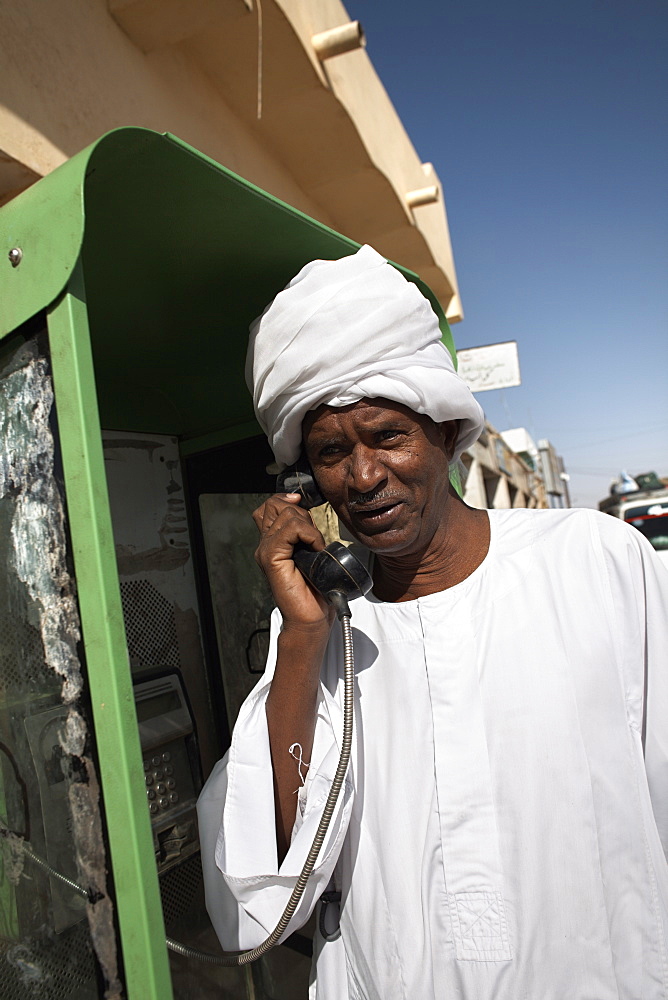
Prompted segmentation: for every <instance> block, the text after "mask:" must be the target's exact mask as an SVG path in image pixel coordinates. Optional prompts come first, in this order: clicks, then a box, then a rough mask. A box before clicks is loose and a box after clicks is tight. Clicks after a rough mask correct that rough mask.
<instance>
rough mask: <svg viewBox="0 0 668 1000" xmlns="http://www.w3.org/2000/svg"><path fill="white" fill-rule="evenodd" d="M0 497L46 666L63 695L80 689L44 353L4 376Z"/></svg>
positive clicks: (75, 693)
mask: <svg viewBox="0 0 668 1000" xmlns="http://www.w3.org/2000/svg"><path fill="white" fill-rule="evenodd" d="M0 400H1V403H2V405H1V406H0V441H2V450H1V451H0V499H4V498H6V497H14V498H15V507H14V517H13V520H12V526H11V538H12V549H13V551H11V552H10V553H9V558H10V561H11V563H13V568H14V570H15V572H16V575H17V577H18V579H19V580H21V581H22V582H23V583H24V584H25V585H26V588H27V590H28V594H29V595H30V597H31V598H32V600H33V601H34V602H35V604H36V605H37V607H38V609H39V622H40V628H41V632H42V641H43V643H44V651H45V654H46V658H47V662H48V665H49V667H50V668H51V669H52V670H54V671H55V672H56V673H58V674H60V675H61V676H62V677H63V700H64V701H66V702H72V701H74V700H75V699H76V698H77V696H78V695H79V693H80V692H81V683H82V681H81V671H80V668H79V658H78V656H77V650H76V646H77V642H78V641H79V638H80V636H79V629H78V625H77V624H76V623H77V621H78V616H77V611H76V603H75V598H74V593H73V588H72V581H71V580H70V578H69V575H68V573H67V570H66V569H65V566H64V565H63V553H64V552H65V526H64V512H63V504H62V500H61V497H60V493H59V491H58V487H57V484H56V482H55V479H54V475H53V459H54V447H53V437H52V434H51V429H50V426H49V420H50V415H51V410H52V407H53V389H52V387H51V379H50V377H49V375H48V371H47V362H46V359H44V358H40V357H35V358H33V359H31V360H30V361H29V362H28V363H27V364H26V365H25V366H24V367H22V368H19V369H18V371H15V372H13V373H12V374H10V375H8V376H7V377H6V378H5V379H4V380H3V384H2V391H1V395H0Z"/></svg>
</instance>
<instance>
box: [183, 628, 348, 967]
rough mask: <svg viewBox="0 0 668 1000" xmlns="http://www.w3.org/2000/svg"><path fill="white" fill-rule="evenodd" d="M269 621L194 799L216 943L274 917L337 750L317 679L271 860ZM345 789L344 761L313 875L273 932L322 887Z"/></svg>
mask: <svg viewBox="0 0 668 1000" xmlns="http://www.w3.org/2000/svg"><path fill="white" fill-rule="evenodd" d="M271 625H272V628H271V639H270V649H269V657H268V660H267V668H266V671H265V673H264V675H263V677H262V679H261V680H260V682H259V683H258V685H257V686H256V687H255V689H254V690H253V691H252V692H251V694H250V695H249V696H248V698H247V699H246V701H245V702H244V704H243V705H242V707H241V710H240V712H239V717H238V719H237V722H236V725H235V728H234V734H233V737H232V745H231V747H230V749H229V751H228V753H227V755H226V756H225V757H224V758H223V760H221V761H219V762H218V764H216V766H215V768H214V769H213V771H212V773H211V776H210V777H209V779H208V781H207V783H206V785H205V786H204V789H203V790H202V793H201V795H200V798H199V802H198V804H197V812H198V819H199V827H200V844H201V850H202V867H203V872H204V887H205V893H206V905H207V910H208V912H209V916H210V917H211V922H212V923H213V926H214V928H215V930H216V933H217V934H218V937H219V939H220V941H221V944H222V946H223V948H225V949H226V950H238V949H247V948H254V947H256V946H257V945H259V944H261V943H262V941H264V939H265V938H266V937H267V935H268V934H270V933H271V931H272V930H273V929H274V927H275V926H276V924H277V923H278V921H279V919H280V917H281V915H282V913H283V910H284V909H285V906H286V904H287V902H288V900H289V898H290V894H291V893H292V890H293V888H294V886H295V883H296V881H297V878H298V876H299V874H300V872H301V870H302V867H303V864H304V861H305V860H306V856H307V854H308V852H309V850H310V848H311V844H312V843H313V838H314V836H315V832H316V830H317V828H318V824H319V822H320V817H321V815H322V811H323V807H324V804H325V801H326V799H327V796H328V794H329V789H330V786H331V782H332V778H333V777H334V772H335V771H336V766H337V764H338V759H339V742H340V736H341V731H342V725H343V722H342V712H341V708H340V706H339V704H338V702H337V701H336V700H335V699H334V698H333V697H332V696H331V695H330V693H329V691H328V690H327V688H326V687H325V685H324V684H321V686H320V695H319V701H318V715H317V721H316V728H315V737H314V744H313V752H312V754H311V766H310V768H309V771H308V775H307V778H306V783H305V785H304V786H303V788H301V789H300V790H299V791H298V785H299V778H298V775H297V766H296V764H295V794H298V796H299V804H298V809H297V819H296V822H295V826H294V830H293V834H292V841H291V844H290V848H289V850H288V853H287V855H286V857H285V860H284V861H283V863H282V865H281V866H280V869H279V867H278V862H277V857H278V855H277V847H276V827H275V814H274V790H273V772H272V766H271V753H270V749H269V734H268V730H267V722H266V716H265V704H266V698H267V694H268V692H269V687H270V684H271V679H272V677H273V672H274V667H275V663H276V646H277V637H278V633H279V631H280V615H279V614H278V612H274V614H273V615H272V622H271ZM287 751H288V748H287V747H286V753H287ZM352 789H353V784H352V780H351V778H350V768H349V773H348V776H347V777H346V780H345V783H344V786H343V788H342V789H341V792H340V794H339V799H338V802H337V804H336V808H335V810H334V815H333V816H332V820H331V822H330V825H329V829H328V832H327V836H326V837H325V842H324V844H323V846H322V848H321V850H320V855H319V857H318V860H317V862H316V866H315V868H314V871H313V874H312V875H311V877H310V878H309V881H308V884H307V886H306V889H305V891H304V895H303V896H302V899H301V901H300V903H299V905H298V907H297V910H296V911H295V914H294V915H293V917H292V919H291V921H290V923H289V925H288V927H287V929H286V931H285V933H284V935H283V938H285V937H287V936H288V935H290V934H292V933H293V932H294V931H296V930H298V928H300V927H302V926H303V925H304V924H305V923H306V921H307V920H308V918H309V916H310V914H311V911H312V910H313V907H314V906H315V904H316V902H317V901H318V899H319V897H320V896H321V894H322V893H323V892H324V891H325V889H326V887H327V884H328V882H329V880H330V878H331V875H332V872H333V870H334V866H335V864H336V861H337V859H338V855H339V852H340V850H341V845H342V843H343V840H344V838H345V835H346V831H347V828H348V822H349V819H350V812H351V809H352V798H353V791H352Z"/></svg>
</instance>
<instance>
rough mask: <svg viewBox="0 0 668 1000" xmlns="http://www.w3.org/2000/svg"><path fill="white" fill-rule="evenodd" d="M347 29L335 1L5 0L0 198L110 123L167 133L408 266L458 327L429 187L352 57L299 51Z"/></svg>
mask: <svg viewBox="0 0 668 1000" xmlns="http://www.w3.org/2000/svg"><path fill="white" fill-rule="evenodd" d="M348 22H349V16H348V14H347V12H346V10H345V8H344V7H343V6H342V4H341V3H340V2H339V0H261V3H260V2H259V0H57V2H51V0H22V2H21V3H20V4H8V3H6V4H2V5H1V7H0V203H2V202H3V201H6V200H7V199H9V198H11V197H13V196H14V195H15V194H17V193H18V192H19V191H20V190H22V189H23V188H25V187H26V186H28V185H29V184H30V183H32V182H33V181H34V180H36V179H38V178H39V177H41V176H43V175H44V174H46V173H48V172H49V171H51V170H53V169H54V168H55V167H57V166H58V165H59V164H60V163H62V162H63V161H64V160H66V159H67V158H68V157H70V156H72V155H73V154H74V153H76V152H78V151H79V150H80V149H82V148H83V147H85V146H87V145H88V144H89V143H91V142H93V141H94V140H95V139H97V138H98V137H99V136H100V135H102V134H103V133H104V132H107V131H109V130H110V129H113V128H117V127H120V126H126V125H140V126H144V127H147V128H151V129H155V130H156V131H159V132H166V131H168V132H172V133H175V134H176V135H178V136H179V137H180V138H182V139H185V140H186V141H187V142H189V143H190V144H191V145H193V146H195V147H196V148H197V149H199V150H201V151H203V152H204V153H206V154H207V155H209V156H211V157H212V158H213V159H215V160H217V161H219V162H221V163H223V164H224V165H225V166H227V167H229V168H231V169H232V170H234V171H236V172H237V173H239V174H241V175H242V176H243V177H245V178H247V179H248V180H250V181H252V182H253V183H255V184H257V185H259V186H260V187H262V188H264V189H265V190H267V191H269V192H271V193H272V194H274V195H276V196H277V197H279V198H282V199H283V200H285V201H287V202H289V203H290V204H291V205H294V206H295V207H297V208H299V209H301V210H302V211H304V212H306V213H308V214H309V215H311V216H314V217H315V218H317V219H319V220H320V221H322V222H324V223H326V224H327V225H330V226H332V227H333V228H334V229H336V230H338V231H340V232H342V233H344V234H346V235H347V236H350V237H351V238H353V239H355V240H358V241H359V242H368V243H371V244H372V245H373V246H375V247H376V249H377V250H379V251H380V252H381V253H383V254H384V255H386V256H388V257H389V258H390V259H393V260H395V261H397V262H399V263H401V264H403V265H405V266H407V267H409V268H411V269H412V270H414V271H417V272H418V273H419V274H420V276H421V277H422V278H424V280H426V281H427V282H428V284H429V285H430V286H431V287H432V289H433V291H434V292H435V293H436V295H437V296H438V297H439V300H440V301H441V303H442V305H443V307H444V309H445V311H446V314H447V315H448V318H449V319H450V320H451V321H456V320H457V319H459V318H461V306H460V301H459V295H458V289H457V279H456V274H455V268H454V262H453V256H452V248H451V244H450V236H449V232H448V226H447V216H446V212H445V203H444V199H443V193H442V189H441V185H440V182H439V180H438V177H437V176H436V174H435V172H434V170H433V168H432V167H431V165H430V164H423V163H421V162H420V159H419V157H418V156H417V154H416V152H415V150H414V148H413V146H412V144H411V142H410V139H409V138H408V135H407V134H406V131H405V129H404V127H403V125H402V123H401V121H400V119H399V118H398V116H397V114H396V112H395V111H394V108H393V106H392V104H391V102H390V100H389V98H388V96H387V94H386V92H385V90H384V88H383V85H382V83H381V81H380V80H379V78H378V76H377V74H376V73H375V71H374V69H373V66H372V64H371V62H370V60H369V58H368V56H367V54H366V51H365V49H364V48H363V47H362V46H360V45H359V44H358V45H357V47H353V48H352V49H351V50H350V51H343V52H340V53H339V54H336V55H333V56H330V57H329V58H324V57H319V56H318V54H317V52H316V48H315V47H314V44H313V42H312V39H313V36H318V35H320V36H322V34H323V33H326V32H328V31H331V30H332V29H336V28H339V27H340V26H342V25H346V24H347V23H348ZM350 33H351V32H350V30H349V34H350ZM354 36H355V29H354V28H353V29H352V37H354ZM326 37H327V36H326ZM359 38H360V36H359V33H357V39H358V42H359Z"/></svg>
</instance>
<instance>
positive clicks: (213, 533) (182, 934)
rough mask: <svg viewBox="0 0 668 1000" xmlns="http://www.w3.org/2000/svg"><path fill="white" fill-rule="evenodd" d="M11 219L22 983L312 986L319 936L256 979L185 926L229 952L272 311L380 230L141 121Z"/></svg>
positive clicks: (11, 833)
mask: <svg viewBox="0 0 668 1000" xmlns="http://www.w3.org/2000/svg"><path fill="white" fill-rule="evenodd" d="M0 234H1V240H0V423H1V425H2V437H1V440H0V983H2V986H1V988H0V992H1V994H2V997H3V1000H24V998H25V1000H28V998H31V1000H32V998H35V997H39V998H40V1000H60V998H63V1000H65V998H67V1000H89V998H91V1000H92V998H102V997H106V998H109V1000H116V998H121V997H123V998H128V1000H170V998H171V997H172V996H173V997H175V998H176V1000H178V998H186V997H188V998H190V997H195V996H196V997H198V1000H199V998H203V1000H206V998H207V997H216V998H217V1000H220V998H225V997H227V998H237V997H238V998H241V997H249V998H251V997H254V998H257V1000H260V998H263V997H266V998H271V1000H281V998H283V997H297V996H306V983H307V981H308V965H309V959H308V952H309V947H310V942H309V940H308V931H305V933H304V934H303V935H296V936H295V939H294V940H293V941H291V942H290V943H289V946H281V947H280V948H278V949H276V950H275V952H273V953H272V954H271V955H269V956H267V957H266V958H265V959H263V960H262V963H260V965H259V967H253V968H249V967H246V968H245V969H229V968H221V967H218V966H216V965H213V964H211V963H208V962H205V961H202V960H201V959H200V958H198V957H196V956H195V955H194V953H191V954H186V955H183V954H178V953H175V952H174V951H173V950H171V951H169V950H168V948H167V944H166V938H167V937H169V938H171V939H176V940H178V941H180V942H182V943H183V944H184V945H185V946H186V948H190V949H196V950H198V951H200V952H202V951H203V952H207V953H214V952H215V951H216V949H217V942H216V940H215V937H214V936H213V932H212V929H211V927H210V925H209V923H208V918H207V916H206V912H205V910H204V905H203V895H202V886H201V866H200V861H199V843H198V839H197V825H196V818H195V814H194V803H195V799H196V797H197V793H198V791H199V788H200V787H201V783H202V780H204V779H206V777H207V775H208V773H209V771H210V769H211V767H212V765H213V763H214V762H215V760H216V759H218V758H219V757H220V756H222V754H223V753H224V752H225V750H226V748H227V746H228V744H229V734H230V728H231V725H232V723H233V721H234V718H235V716H236V711H237V710H238V707H239V704H240V702H241V700H242V698H243V697H244V696H245V694H246V693H247V692H248V691H249V690H250V688H251V687H252V686H253V684H254V683H255V681H256V680H257V677H256V675H257V673H258V672H261V670H262V660H263V653H264V649H265V646H266V632H267V618H268V614H269V611H270V597H269V595H268V594H267V592H266V590H265V585H264V583H263V581H262V579H261V577H260V574H259V572H258V571H257V570H256V568H255V566H254V562H253V560H252V555H251V553H252V546H253V537H254V527H253V525H252V522H251V520H250V518H249V516H248V514H249V511H250V510H251V509H252V507H253V506H254V505H255V504H256V503H257V501H258V498H261V497H262V496H263V495H266V494H267V493H269V492H270V491H271V490H272V479H271V477H270V476H269V475H268V474H267V472H266V467H267V465H268V463H269V462H271V459H272V456H271V453H270V452H269V449H268V445H267V443H266V441H265V439H264V437H263V435H262V434H261V433H260V429H259V427H258V425H257V424H256V422H255V420H254V417H253V410H252V405H251V400H250V397H249V394H248V392H247V389H246V386H245V382H244V357H245V350H246V340H247V333H248V325H249V323H250V322H251V320H252V319H253V318H254V317H255V316H256V315H257V314H258V313H259V312H261V310H262V309H263V308H264V306H265V305H266V304H267V303H268V302H269V300H270V299H271V298H272V297H273V296H274V295H275V294H276V293H277V292H278V291H279V290H280V289H281V288H282V287H283V286H284V285H285V284H286V282H287V281H288V280H289V279H290V278H291V277H292V276H293V275H294V274H295V273H296V272H297V271H298V270H299V268H300V267H301V266H302V265H303V264H304V263H306V261H308V260H311V259H313V258H316V257H322V258H335V257H340V256H343V255H345V254H348V253H352V252H354V251H355V250H356V249H357V244H354V243H353V242H351V241H350V240H348V239H346V238H344V237H343V236H340V235H338V234H337V233H335V232H332V231H331V230H329V229H327V228H326V227H325V226H323V225H321V224H319V223H317V222H315V221H314V220H312V219H310V218H308V217H306V216H305V215H303V214H302V213H300V212H298V211H296V210H295V209H292V208H290V207H289V206H288V205H285V204H283V203H281V202H280V201H278V200H277V199H275V198H272V197H271V196H269V195H267V194H266V193H264V192H263V191H260V190H259V189H258V188H256V187H254V186H253V185H252V184H249V183H247V182H246V181H244V180H242V179H241V178H240V177H238V176H236V175H235V174H233V173H231V172H230V171H229V170H226V169H225V168H224V167H221V166H219V165H218V164H216V163H214V162H212V161H211V160H209V159H207V157H205V156H203V155H202V154H201V153H198V152H197V151H196V150H194V149H192V148H191V147H189V146H187V145H186V144H185V143H183V142H181V141H180V140H178V139H176V138H175V137H173V136H170V135H159V134H157V133H154V132H150V131H147V130H144V129H137V128H127V129H120V130H117V131H115V132H111V133H109V134H108V135H106V136H104V137H103V138H101V139H100V140H99V141H98V142H96V143H94V144H93V145H92V146H90V147H89V148H88V149H86V150H84V151H83V152H81V153H80V154H78V155H77V156H75V157H74V158H73V159H71V160H70V161H69V162H67V163H66V164H64V165H63V166H62V167H60V168H59V169H58V170H56V171H55V172H54V173H53V174H51V175H49V176H48V177H46V178H44V179H43V180H41V181H39V182H38V183H37V184H35V185H34V186H33V187H31V188H30V189H28V190H27V191H25V192H24V193H23V194H22V195H20V196H19V197H17V198H15V199H14V200H13V201H11V202H9V203H8V204H7V205H6V206H5V207H3V208H2V209H0ZM405 273H406V274H407V277H409V278H411V280H414V281H416V282H418V284H419V285H420V287H421V288H422V290H423V291H424V292H425V294H427V295H428V296H429V298H430V299H431V301H432V303H433V305H434V308H435V309H436V311H437V313H438V315H439V316H440V317H441V320H442V329H443V334H444V339H445V340H446V342H447V343H448V346H449V347H450V348H451V350H452V342H451V339H450V334H449V331H448V329H447V324H446V321H445V318H444V316H443V313H442V310H441V309H440V306H439V305H438V303H437V301H436V300H435V298H434V296H433V295H432V294H431V292H430V291H429V289H428V288H426V286H424V285H422V284H421V283H420V282H419V280H418V279H417V278H416V277H415V275H412V274H410V273H409V272H405Z"/></svg>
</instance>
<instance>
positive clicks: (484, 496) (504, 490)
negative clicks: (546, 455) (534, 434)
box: [462, 423, 549, 509]
mask: <svg viewBox="0 0 668 1000" xmlns="http://www.w3.org/2000/svg"><path fill="white" fill-rule="evenodd" d="M507 433H509V434H510V440H512V441H513V443H514V444H515V447H519V448H520V449H521V451H520V452H517V451H515V450H514V449H513V448H512V447H510V445H509V443H508V441H507V440H506V434H507ZM537 458H538V449H537V448H536V446H535V445H534V444H533V441H531V438H530V436H529V434H528V433H527V431H526V430H524V428H517V429H515V430H513V431H511V432H506V431H504V432H503V434H501V433H499V431H497V430H495V429H494V427H492V425H491V424H489V423H486V424H485V429H484V430H483V432H482V434H481V435H480V437H479V438H478V440H477V441H476V442H475V444H473V445H472V446H471V447H470V448H468V449H467V450H466V451H465V452H464V454H463V455H462V462H463V464H464V467H465V469H466V472H467V476H466V482H465V484H464V500H465V502H466V503H467V504H469V505H470V506H471V507H478V508H480V509H483V508H488V509H489V508H492V509H502V508H511V507H530V508H543V507H548V506H549V504H548V501H547V497H546V492H545V486H544V484H543V479H542V477H541V475H540V471H539V468H538V462H537Z"/></svg>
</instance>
